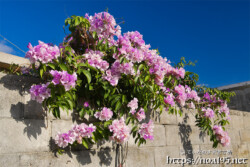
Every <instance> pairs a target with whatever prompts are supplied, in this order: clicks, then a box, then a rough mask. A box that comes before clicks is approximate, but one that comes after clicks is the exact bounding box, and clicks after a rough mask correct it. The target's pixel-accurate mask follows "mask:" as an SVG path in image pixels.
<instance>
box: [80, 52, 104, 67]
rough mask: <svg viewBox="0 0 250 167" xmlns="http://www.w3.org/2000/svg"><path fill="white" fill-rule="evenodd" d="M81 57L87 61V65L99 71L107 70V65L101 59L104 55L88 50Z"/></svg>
mask: <svg viewBox="0 0 250 167" xmlns="http://www.w3.org/2000/svg"><path fill="white" fill-rule="evenodd" d="M83 56H84V57H85V59H87V60H88V63H89V65H91V66H93V67H95V68H97V69H100V70H101V71H105V70H107V69H108V68H109V63H108V62H107V61H105V60H103V59H102V57H103V56H104V54H103V53H102V52H100V51H93V50H90V51H88V52H87V53H85V54H84V55H83Z"/></svg>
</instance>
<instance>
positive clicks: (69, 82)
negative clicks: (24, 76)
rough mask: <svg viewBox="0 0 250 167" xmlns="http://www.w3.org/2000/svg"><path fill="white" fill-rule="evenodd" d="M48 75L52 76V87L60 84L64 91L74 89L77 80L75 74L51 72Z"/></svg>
mask: <svg viewBox="0 0 250 167" xmlns="http://www.w3.org/2000/svg"><path fill="white" fill-rule="evenodd" d="M50 74H51V75H52V76H53V80H52V83H53V84H54V85H57V84H59V83H61V84H62V85H63V86H64V88H65V90H66V91H68V90H70V89H71V88H75V86H76V80H77V75H76V73H75V72H74V73H73V74H69V73H68V72H67V71H55V70H51V71H50Z"/></svg>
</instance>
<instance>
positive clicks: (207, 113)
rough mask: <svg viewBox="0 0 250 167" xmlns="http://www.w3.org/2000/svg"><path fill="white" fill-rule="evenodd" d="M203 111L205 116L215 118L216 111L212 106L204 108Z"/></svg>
mask: <svg viewBox="0 0 250 167" xmlns="http://www.w3.org/2000/svg"><path fill="white" fill-rule="evenodd" d="M201 111H203V112H204V116H205V117H207V118H213V117H214V111H213V110H212V109H211V108H207V109H205V108H202V109H201Z"/></svg>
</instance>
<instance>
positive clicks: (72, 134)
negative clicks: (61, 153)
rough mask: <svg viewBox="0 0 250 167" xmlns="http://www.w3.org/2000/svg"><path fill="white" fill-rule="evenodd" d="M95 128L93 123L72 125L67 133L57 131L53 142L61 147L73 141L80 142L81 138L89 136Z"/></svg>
mask: <svg viewBox="0 0 250 167" xmlns="http://www.w3.org/2000/svg"><path fill="white" fill-rule="evenodd" d="M95 130H96V127H95V126H94V125H93V124H89V125H86V124H85V123H82V124H80V125H74V126H73V128H72V129H71V130H69V131H68V132H67V133H58V134H57V135H56V137H55V143H56V144H57V145H58V146H59V147H62V148H65V147H67V146H68V144H73V143H74V142H75V141H77V143H79V144H81V143H82V138H85V137H87V138H90V137H91V136H92V133H93V132H94V131H95Z"/></svg>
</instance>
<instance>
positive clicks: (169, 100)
mask: <svg viewBox="0 0 250 167" xmlns="http://www.w3.org/2000/svg"><path fill="white" fill-rule="evenodd" d="M164 102H165V103H166V104H170V105H171V106H174V105H175V102H174V95H173V93H170V94H168V93H167V97H164Z"/></svg>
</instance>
